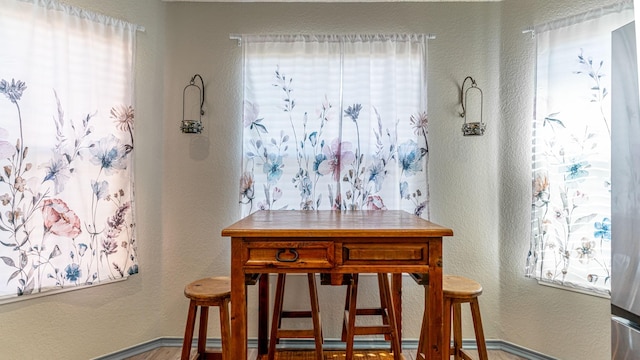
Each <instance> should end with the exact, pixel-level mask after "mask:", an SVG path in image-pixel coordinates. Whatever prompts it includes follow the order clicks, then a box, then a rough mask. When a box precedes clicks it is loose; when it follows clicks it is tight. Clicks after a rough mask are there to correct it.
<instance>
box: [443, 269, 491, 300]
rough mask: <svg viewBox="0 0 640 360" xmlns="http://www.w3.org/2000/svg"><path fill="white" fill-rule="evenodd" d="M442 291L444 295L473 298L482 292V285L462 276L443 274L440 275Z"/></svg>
mask: <svg viewBox="0 0 640 360" xmlns="http://www.w3.org/2000/svg"><path fill="white" fill-rule="evenodd" d="M442 292H443V294H444V296H445V297H454V298H473V297H478V296H480V294H482V285H480V283H478V282H476V281H474V280H471V279H469V278H465V277H462V276H455V275H444V276H443V277H442Z"/></svg>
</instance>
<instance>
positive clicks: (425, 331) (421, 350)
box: [417, 286, 429, 360]
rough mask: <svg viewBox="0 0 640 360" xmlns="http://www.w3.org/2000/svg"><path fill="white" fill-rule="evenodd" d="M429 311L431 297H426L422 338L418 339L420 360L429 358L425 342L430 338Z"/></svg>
mask: <svg viewBox="0 0 640 360" xmlns="http://www.w3.org/2000/svg"><path fill="white" fill-rule="evenodd" d="M425 288H426V286H425ZM428 309H429V297H428V296H425V297H424V313H423V315H422V327H421V328H420V337H419V338H418V351H417V355H418V360H420V359H425V360H426V358H427V349H426V347H427V342H426V341H425V339H427V338H428V337H429V326H428V325H427V323H428V317H429V313H428ZM421 354H422V355H421Z"/></svg>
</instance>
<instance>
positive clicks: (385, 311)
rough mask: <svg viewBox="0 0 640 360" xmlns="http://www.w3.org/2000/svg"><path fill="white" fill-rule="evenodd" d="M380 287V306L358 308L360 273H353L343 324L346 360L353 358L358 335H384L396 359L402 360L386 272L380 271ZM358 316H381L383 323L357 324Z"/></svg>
mask: <svg viewBox="0 0 640 360" xmlns="http://www.w3.org/2000/svg"><path fill="white" fill-rule="evenodd" d="M377 275H378V289H379V292H380V307H378V308H358V307H357V298H358V277H359V274H352V275H351V282H350V283H349V285H348V286H347V296H346V300H345V311H344V322H343V325H342V341H346V343H347V350H346V354H345V355H346V360H351V359H352V358H353V340H354V336H356V335H377V334H379V335H384V337H385V339H386V340H389V341H390V345H391V352H392V353H393V358H394V359H395V360H400V359H401V357H400V351H401V350H400V339H399V337H398V328H397V325H396V313H395V309H394V305H393V300H392V298H391V288H390V285H389V276H388V274H386V273H379V274H377ZM356 316H380V317H381V319H382V325H374V326H357V325H356Z"/></svg>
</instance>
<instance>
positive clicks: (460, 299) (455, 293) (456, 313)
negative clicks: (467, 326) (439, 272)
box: [418, 275, 488, 360]
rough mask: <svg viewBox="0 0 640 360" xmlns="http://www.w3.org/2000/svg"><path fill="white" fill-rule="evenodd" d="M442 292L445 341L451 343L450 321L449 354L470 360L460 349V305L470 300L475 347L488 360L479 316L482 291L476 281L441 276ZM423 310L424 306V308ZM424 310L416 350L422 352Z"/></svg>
mask: <svg viewBox="0 0 640 360" xmlns="http://www.w3.org/2000/svg"><path fill="white" fill-rule="evenodd" d="M442 291H443V294H444V304H443V308H444V311H445V312H448V313H449V314H448V315H447V314H445V316H444V327H443V328H444V336H445V340H446V341H447V344H450V343H451V323H453V345H452V346H451V348H450V349H449V354H450V355H453V356H454V359H455V360H460V359H465V360H473V359H472V358H471V357H470V356H469V354H467V352H466V351H465V350H464V349H462V319H461V315H462V309H461V308H462V306H461V304H463V303H469V305H470V306H471V317H472V318H473V329H474V331H475V335H476V344H477V347H478V356H479V358H480V360H488V356H487V345H486V343H485V339H484V332H483V330H482V319H481V317H480V305H479V303H478V297H479V296H480V294H482V285H480V284H479V283H478V282H476V281H474V280H471V279H468V278H465V277H462V276H455V275H444V276H443V279H442ZM425 309H427V308H426V307H425ZM428 315H429V314H427V312H426V311H425V313H424V317H423V320H422V330H421V331H420V339H419V341H418V353H422V354H425V353H426V350H427V349H425V348H424V347H425V346H426V344H425V342H424V339H425V336H426V332H427V330H428V329H427V326H426V324H427V321H426V319H427V316H428Z"/></svg>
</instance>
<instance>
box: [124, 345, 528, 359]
mask: <svg viewBox="0 0 640 360" xmlns="http://www.w3.org/2000/svg"><path fill="white" fill-rule="evenodd" d="M181 351H182V349H181V348H179V347H159V348H157V349H154V350H151V351H147V352H145V353H142V354H139V355H136V356H133V357H129V358H126V359H124V360H180V353H181ZM468 352H469V355H471V356H472V357H473V358H474V359H478V353H477V352H476V351H473V350H468ZM192 354H195V352H194V351H193V350H192ZM256 355H257V350H256V349H249V359H255V357H256ZM402 355H403V357H404V358H405V360H415V358H416V351H415V350H413V351H411V350H405V352H404V353H403V354H402ZM489 360H526V359H525V358H522V357H519V356H516V355H512V354H509V353H507V352H504V351H501V350H489Z"/></svg>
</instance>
